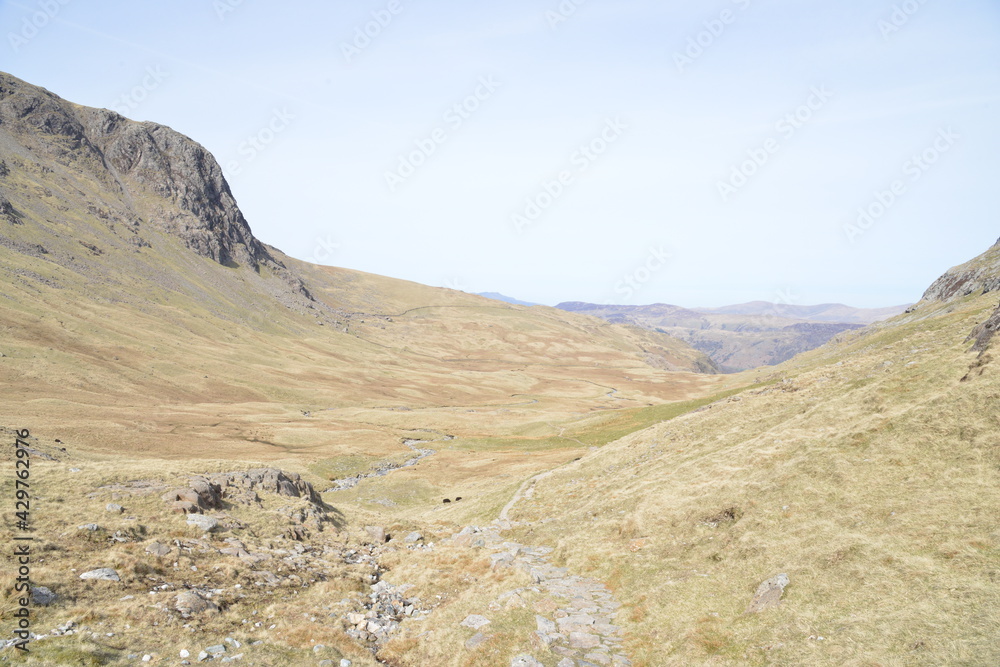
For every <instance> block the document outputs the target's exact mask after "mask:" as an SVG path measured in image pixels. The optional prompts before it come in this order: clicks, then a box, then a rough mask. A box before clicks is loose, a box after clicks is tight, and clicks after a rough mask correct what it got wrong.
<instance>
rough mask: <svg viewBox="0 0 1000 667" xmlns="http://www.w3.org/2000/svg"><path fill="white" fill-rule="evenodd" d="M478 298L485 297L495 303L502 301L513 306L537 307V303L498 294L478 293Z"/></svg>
mask: <svg viewBox="0 0 1000 667" xmlns="http://www.w3.org/2000/svg"><path fill="white" fill-rule="evenodd" d="M479 296H482V297H486V298H487V299H493V300H495V301H503V302H504V303H511V304H514V305H515V306H537V305H538V304H537V303H529V302H527V301H520V300H519V299H515V298H513V297H510V296H504V295H503V294H500V293H499V292H480V293H479Z"/></svg>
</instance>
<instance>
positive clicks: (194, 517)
mask: <svg viewBox="0 0 1000 667" xmlns="http://www.w3.org/2000/svg"><path fill="white" fill-rule="evenodd" d="M187 523H188V525H189V526H194V527H196V528H197V529H198V530H201V531H203V532H206V533H210V532H212V531H213V530H215V529H216V528H218V527H219V520H218V519H216V518H213V517H210V516H205V515H204V514H189V515H188V520H187Z"/></svg>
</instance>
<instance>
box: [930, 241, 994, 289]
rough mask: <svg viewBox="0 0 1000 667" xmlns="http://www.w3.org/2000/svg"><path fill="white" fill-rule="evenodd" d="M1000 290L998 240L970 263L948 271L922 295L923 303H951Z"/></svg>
mask: <svg viewBox="0 0 1000 667" xmlns="http://www.w3.org/2000/svg"><path fill="white" fill-rule="evenodd" d="M997 290H1000V240H998V241H997V242H996V244H995V245H994V246H993V247H992V248H990V249H989V250H987V251H986V252H985V253H983V254H982V255H980V256H979V257H976V258H975V259H973V260H972V261H970V262H966V263H965V264H961V265H959V266H956V267H954V268H952V269H950V270H949V271H948V272H947V273H945V274H944V275H943V276H941V277H940V278H938V279H937V280H935V281H934V283H933V284H932V285H931V286H930V287H929V288H928V289H927V291H926V292H925V293H924V297H923V298H924V301H951V300H952V299H959V298H962V297H964V296H969V295H970V294H985V293H987V292H995V291H997Z"/></svg>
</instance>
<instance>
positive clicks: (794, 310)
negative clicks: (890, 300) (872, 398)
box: [695, 301, 911, 325]
mask: <svg viewBox="0 0 1000 667" xmlns="http://www.w3.org/2000/svg"><path fill="white" fill-rule="evenodd" d="M910 305H911V304H906V305H904V306H891V307H889V308H852V307H851V306H845V305H844V304H842V303H824V304H822V305H819V306H798V305H792V304H782V303H770V302H768V301H751V302H750V303H743V304H739V305H735V306H723V307H722V308H696V309H695V310H696V311H697V312H699V313H707V314H720V315H767V316H775V317H785V318H789V319H795V320H803V321H806V322H827V323H831V324H861V325H869V324H872V323H874V322H879V321H881V320H886V319H889V318H890V317H895V316H896V315H899V314H900V313H902V312H903V311H905V310H906V309H907V308H909V307H910Z"/></svg>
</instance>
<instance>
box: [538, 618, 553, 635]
mask: <svg viewBox="0 0 1000 667" xmlns="http://www.w3.org/2000/svg"><path fill="white" fill-rule="evenodd" d="M535 625H536V626H537V627H538V631H539V632H544V633H545V634H547V635H551V634H552V633H553V632H555V631H556V624H555V623H553V622H552V621H550V620H549V619H547V618H545V617H544V616H535Z"/></svg>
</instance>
